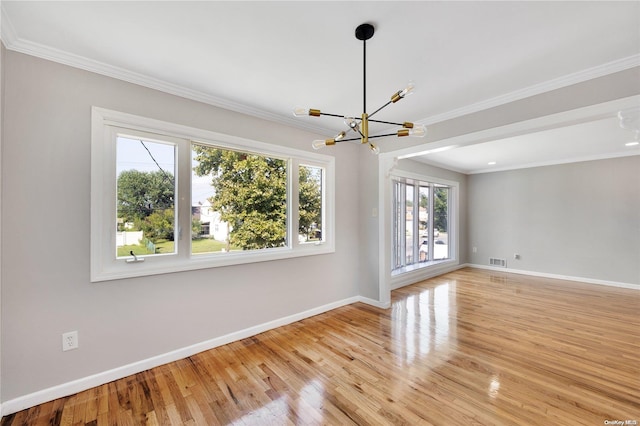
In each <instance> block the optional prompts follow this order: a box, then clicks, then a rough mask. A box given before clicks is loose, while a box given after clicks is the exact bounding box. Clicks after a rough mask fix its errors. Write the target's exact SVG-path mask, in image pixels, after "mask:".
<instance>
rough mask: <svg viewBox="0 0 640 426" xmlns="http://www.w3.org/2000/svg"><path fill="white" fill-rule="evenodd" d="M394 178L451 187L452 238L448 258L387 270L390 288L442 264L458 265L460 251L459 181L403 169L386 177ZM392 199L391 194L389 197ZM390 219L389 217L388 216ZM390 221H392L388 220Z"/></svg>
mask: <svg viewBox="0 0 640 426" xmlns="http://www.w3.org/2000/svg"><path fill="white" fill-rule="evenodd" d="M394 178H400V179H408V180H413V181H416V182H429V183H432V184H438V185H446V186H448V187H450V188H451V192H452V194H451V195H452V196H451V197H450V200H448V201H449V214H450V223H449V232H451V233H452V235H453V238H451V239H450V240H449V245H450V247H449V255H450V256H451V258H450V259H445V260H437V261H430V262H426V263H423V264H412V265H408V266H405V267H403V268H399V269H396V270H394V271H392V270H391V269H390V270H389V271H387V273H388V277H389V284H390V285H391V288H392V289H393V288H398V287H401V286H402V285H405V284H409V283H413V282H415V280H416V279H419V278H421V277H422V276H424V275H425V274H430V273H431V272H432V271H433V270H437V269H439V268H442V267H443V266H451V265H458V264H459V263H460V260H459V259H460V253H459V248H458V245H459V244H458V241H459V239H460V236H459V235H458V230H459V228H460V227H459V217H460V212H459V205H460V204H459V194H460V183H459V182H456V181H451V180H447V179H442V178H438V177H434V176H428V175H421V174H418V173H412V172H407V171H404V170H397V169H396V170H393V172H391V173H390V175H389V177H388V179H389V181H390V182H392V181H393V179H394ZM389 199H390V200H392V199H393V197H392V196H390V198H389ZM390 219H391V217H390ZM390 222H392V221H391V220H390ZM389 233H390V235H393V223H391V224H390V229H389ZM390 244H391V245H392V244H393V241H390ZM389 254H390V256H393V250H391V249H390V250H389ZM389 265H393V259H392V258H390V259H389Z"/></svg>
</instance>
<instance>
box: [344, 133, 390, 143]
mask: <svg viewBox="0 0 640 426" xmlns="http://www.w3.org/2000/svg"><path fill="white" fill-rule="evenodd" d="M386 136H398V134H397V133H386V134H384V135H375V136H369V139H375V138H384V137H386ZM359 140H361V139H360V138H348V139H340V140H339V141H336V143H340V142H351V141H359Z"/></svg>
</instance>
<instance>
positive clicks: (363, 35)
mask: <svg viewBox="0 0 640 426" xmlns="http://www.w3.org/2000/svg"><path fill="white" fill-rule="evenodd" d="M374 32H375V29H374V28H373V25H371V24H366V23H365V24H362V25H359V26H358V27H357V28H356V31H355V35H356V38H357V39H358V40H361V41H362V85H363V90H362V104H363V105H362V110H363V112H362V115H361V118H359V119H358V118H356V117H352V116H347V115H343V114H332V113H327V112H322V111H320V110H319V109H305V108H300V107H297V108H295V109H294V110H293V114H294V115H295V116H297V117H300V116H304V115H309V116H312V117H320V116H323V115H324V116H329V117H338V118H342V119H343V120H344V122H345V124H346V125H347V126H348V128H349V129H348V130H352V131H354V132H355V133H357V134H358V135H359V137H355V138H346V132H345V131H342V132H340V133H338V134H337V135H336V136H334V137H333V138H331V139H325V140H315V141H313V143H312V146H313V148H314V149H320V148H323V147H325V146H332V145H335V144H336V143H337V142H349V141H357V140H359V141H360V142H361V143H363V144H368V145H369V147H370V148H371V151H372V152H373V153H375V154H377V153H379V152H380V150H379V149H378V147H377V146H376V145H374V144H373V143H372V142H370V141H369V139H375V138H382V137H387V136H398V137H404V136H415V137H424V136H425V135H426V128H425V126H424V125H421V124H418V125H414V123H411V122H408V121H405V122H403V123H396V122H392V121H384V120H373V119H371V117H372V116H373V115H374V114H377V113H378V112H380V111H381V110H382V109H384V108H386V107H387V106H389V105H390V104H392V103H396V102H398V101H399V100H400V99H403V98H404V97H406V96H407V95H409V94H411V93H412V91H413V89H414V85H413V82H409V84H407V86H406V87H405V88H404V89H402V90H399V91H397V92H396V93H394V94H393V95H392V96H391V100H389V101H388V102H387V103H385V104H384V105H382V106H381V107H380V108H378V109H377V110H375V111H374V112H373V113H371V114H367V40H369V39H370V38H371V37H373V34H374ZM369 122H371V123H380V124H388V125H393V126H400V127H401V128H400V129H399V130H397V131H396V132H395V133H386V134H382V135H369Z"/></svg>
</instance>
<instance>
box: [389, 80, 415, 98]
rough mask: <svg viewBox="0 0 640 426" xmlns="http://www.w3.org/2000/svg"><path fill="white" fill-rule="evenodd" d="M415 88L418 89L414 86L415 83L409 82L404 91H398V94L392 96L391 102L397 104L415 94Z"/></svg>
mask: <svg viewBox="0 0 640 426" xmlns="http://www.w3.org/2000/svg"><path fill="white" fill-rule="evenodd" d="M415 87H416V85H415V84H413V81H409V82H408V83H407V86H406V87H405V88H404V89H402V90H399V91H397V92H396V93H394V94H393V95H392V96H391V102H393V103H396V102H398V101H399V100H400V99H402V98H404V97H405V96H408V95H410V94H411V93H413V89H414V88H415Z"/></svg>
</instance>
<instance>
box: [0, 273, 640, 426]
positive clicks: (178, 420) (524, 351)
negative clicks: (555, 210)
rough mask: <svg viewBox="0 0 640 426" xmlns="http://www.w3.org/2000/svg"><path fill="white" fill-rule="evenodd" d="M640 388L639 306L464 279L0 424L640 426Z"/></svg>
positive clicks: (516, 281) (247, 342) (567, 286)
mask: <svg viewBox="0 0 640 426" xmlns="http://www.w3.org/2000/svg"><path fill="white" fill-rule="evenodd" d="M639 389H640V292H638V291H636V290H628V289H619V288H612V287H604V286H597V285H588V284H580V283H575V282H568V281H557V280H551V279H544V278H534V277H528V276H524V275H514V274H507V273H497V272H492V271H484V270H478V269H462V270H459V271H456V272H453V273H449V274H446V275H443V276H440V277H437V278H434V279H430V280H427V281H424V282H422V283H418V284H415V285H412V286H409V287H404V288H401V289H399V290H396V291H394V292H393V295H392V307H391V309H388V310H382V309H377V308H373V307H371V306H368V305H365V304H361V303H356V304H354V305H350V306H345V307H342V308H339V309H336V310H333V311H331V312H328V313H325V314H322V315H318V316H315V317H312V318H308V319H306V320H303V321H299V322H297V323H294V324H291V325H288V326H284V327H281V328H278V329H275V330H271V331H269V332H265V333H262V334H259V335H257V336H254V337H252V338H248V339H244V340H242V341H238V342H235V343H232V344H229V345H225V346H222V347H219V348H216V349H213V350H210V351H206V352H203V353H200V354H197V355H194V356H192V357H189V358H187V359H184V360H181V361H178V362H174V363H171V364H167V365H163V366H161V367H158V368H154V369H152V370H149V371H145V372H142V373H140V374H136V375H134V376H131V377H127V378H124V379H121V380H117V381H115V382H112V383H108V384H105V385H103V386H100V387H97V388H94V389H91V390H88V391H85V392H81V393H78V394H76V395H73V396H70V397H67V398H62V399H59V400H56V401H52V402H49V403H46V404H42V405H40V406H37V407H33V408H31V409H28V410H25V411H21V412H19V413H16V414H13V415H10V416H7V417H5V418H3V419H2V425H3V426H4V425H6V426H8V425H50V424H55V425H57V424H61V425H101V424H107V425H138V424H158V425H182V424H190V425H216V424H238V425H288V424H301V425H316V424H329V425H349V424H359V425H382V424H409V425H430V424H431V425H467V424H471V425H604V424H614V423H606V422H607V421H609V422H611V421H615V420H619V421H622V422H623V423H622V424H624V421H627V420H631V421H637V424H640V390H639ZM627 424H636V423H631V422H629V423H627Z"/></svg>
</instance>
